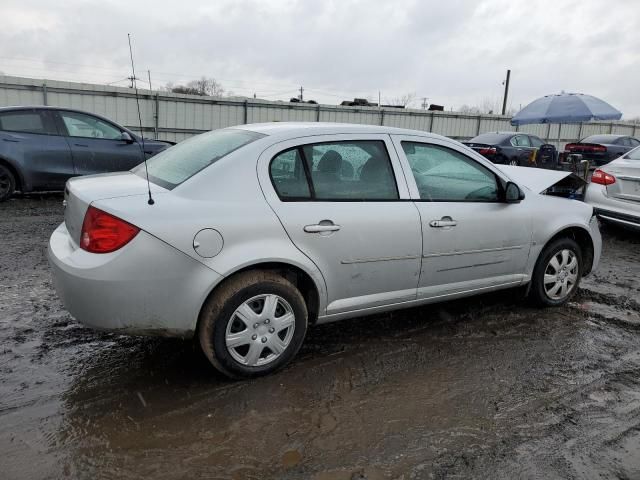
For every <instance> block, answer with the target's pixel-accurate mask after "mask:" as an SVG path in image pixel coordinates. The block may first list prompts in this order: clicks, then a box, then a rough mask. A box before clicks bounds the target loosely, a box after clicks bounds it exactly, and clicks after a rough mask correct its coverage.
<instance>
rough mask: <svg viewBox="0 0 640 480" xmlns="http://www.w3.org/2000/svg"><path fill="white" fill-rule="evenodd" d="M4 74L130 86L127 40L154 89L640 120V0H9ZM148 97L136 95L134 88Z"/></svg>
mask: <svg viewBox="0 0 640 480" xmlns="http://www.w3.org/2000/svg"><path fill="white" fill-rule="evenodd" d="M2 13H3V15H2V19H3V21H2V28H1V29H0V72H3V73H5V74H8V75H20V76H28V77H36V78H52V79H63V80H71V81H88V82H94V83H108V82H114V84H115V85H120V86H126V85H127V81H123V79H124V78H125V77H126V76H128V75H129V74H130V70H129V68H130V65H129V59H128V47H127V33H131V34H132V35H133V41H134V54H135V59H136V68H137V69H138V71H139V72H138V74H139V76H142V74H143V73H145V74H146V70H147V69H149V70H151V77H152V82H153V84H154V88H156V87H158V86H160V85H163V84H166V83H167V82H173V83H181V82H187V81H189V80H193V79H195V78H198V77H200V76H202V75H205V76H208V77H215V78H216V79H218V80H219V81H220V82H221V83H222V85H223V87H225V88H226V89H227V90H229V91H233V92H234V93H236V94H238V95H253V93H254V92H255V93H256V94H257V95H258V97H260V98H267V99H273V100H275V99H283V100H286V99H288V98H290V97H291V96H295V95H296V94H297V92H296V89H297V88H298V87H299V86H300V85H302V86H304V87H305V99H308V98H313V99H316V100H318V101H320V102H322V103H330V104H335V103H338V102H339V101H340V100H342V99H346V98H353V97H356V96H357V97H371V98H372V99H375V100H376V101H377V97H378V91H380V92H382V99H383V101H385V100H387V101H388V100H391V99H393V98H396V97H399V96H401V95H403V94H406V93H415V94H416V95H417V97H418V98H419V100H417V101H416V103H415V105H416V106H419V104H420V103H421V102H422V97H428V98H429V100H428V102H429V103H432V102H433V103H437V104H442V105H444V106H445V107H446V109H447V110H449V109H451V108H454V109H456V108H459V107H460V106H461V105H463V104H467V105H471V106H473V105H482V104H483V103H485V102H487V101H491V102H494V103H496V104H500V103H501V98H502V89H503V86H502V81H503V79H504V76H505V73H506V70H507V68H510V69H511V71H512V77H511V93H510V98H509V105H510V107H512V108H514V109H516V110H517V109H519V107H520V105H522V106H524V105H526V104H527V103H529V102H530V101H532V100H534V99H535V98H537V97H540V96H543V95H546V94H549V93H558V92H560V91H562V90H564V91H571V92H582V93H589V94H591V95H595V96H598V97H600V98H602V99H604V100H606V101H608V102H609V103H611V104H612V105H613V106H614V107H616V108H618V109H619V110H621V111H622V112H623V113H624V118H631V117H638V116H640V94H639V92H640V23H639V22H638V20H640V1H639V0H608V1H605V0H579V1H578V0H576V1H573V0H549V1H547V0H536V1H533V0H484V1H482V0H438V1H418V0H413V1H411V0H407V1H404V0H382V1H378V0H368V1H364V0H340V1H322V0H298V1H296V0H288V1H287V0H262V1H257V0H256V1H251V0H229V1H227V0H206V1H205V0H201V1H191V0H180V1H176V0H172V1H166V0H155V1H153V2H149V3H137V2H132V1H108V0H101V1H100V2H96V1H81V0H63V1H56V2H52V1H48V0H2ZM140 86H141V87H142V84H140Z"/></svg>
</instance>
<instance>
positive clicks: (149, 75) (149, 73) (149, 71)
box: [147, 70, 153, 91]
mask: <svg viewBox="0 0 640 480" xmlns="http://www.w3.org/2000/svg"><path fill="white" fill-rule="evenodd" d="M147 76H148V77H149V90H150V91H151V90H153V89H152V88H151V70H147Z"/></svg>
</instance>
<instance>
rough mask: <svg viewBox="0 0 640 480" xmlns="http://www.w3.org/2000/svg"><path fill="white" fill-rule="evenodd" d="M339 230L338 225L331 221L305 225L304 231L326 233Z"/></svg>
mask: <svg viewBox="0 0 640 480" xmlns="http://www.w3.org/2000/svg"><path fill="white" fill-rule="evenodd" d="M338 230H340V225H335V224H334V223H333V222H332V223H317V224H315V225H305V227H304V231H305V232H307V233H327V232H337V231H338Z"/></svg>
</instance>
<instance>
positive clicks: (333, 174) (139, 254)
mask: <svg viewBox="0 0 640 480" xmlns="http://www.w3.org/2000/svg"><path fill="white" fill-rule="evenodd" d="M147 169H148V177H147ZM147 169H145V165H144V164H142V165H140V166H139V167H137V168H135V169H134V170H132V171H130V172H124V173H117V174H104V175H96V176H89V177H82V178H75V179H72V180H70V181H69V182H68V183H67V187H66V191H65V205H66V210H65V221H64V223H63V224H61V225H60V226H59V227H58V228H57V229H56V230H55V232H54V233H53V235H52V236H51V240H50V244H49V258H50V263H51V266H52V270H53V275H54V281H55V286H56V289H57V291H58V293H59V295H60V297H61V298H62V300H63V301H64V304H65V305H66V308H67V309H68V310H69V312H70V313H71V314H72V315H73V316H74V317H75V318H76V319H78V320H79V321H81V322H83V323H85V324H87V325H89V326H92V327H95V328H99V329H108V330H115V331H118V332H122V333H131V334H153V335H167V336H179V337H185V338H190V337H194V336H196V337H197V338H198V339H199V342H200V345H201V346H202V350H203V351H204V353H205V354H206V356H207V357H208V359H209V360H210V361H211V363H212V364H213V365H214V366H215V367H216V368H217V369H219V370H220V371H221V372H223V373H224V374H226V375H229V376H232V377H250V376H256V375H262V374H266V373H269V372H272V371H274V370H276V369H278V368H280V367H282V366H284V365H285V364H286V363H287V362H289V361H290V360H291V359H292V358H293V357H294V356H295V354H296V352H297V351H298V350H299V348H300V346H301V345H302V342H303V340H304V338H305V335H306V333H307V329H308V328H309V327H310V326H313V325H316V324H320V323H324V322H332V321H336V320H342V319H346V318H350V317H360V316H364V315H369V314H373V313H379V312H384V311H390V310H396V309H400V308H406V307H412V306H416V305H422V304H426V303H432V302H439V301H443V300H452V299H456V298H460V297H466V296H470V295H475V294H479V293H483V292H488V291H493V290H498V289H504V288H512V287H520V286H526V287H527V289H528V293H529V296H530V297H531V299H532V300H533V301H534V302H536V303H538V304H540V305H544V306H555V305H561V304H563V303H565V302H566V301H567V300H569V299H570V298H571V297H572V295H574V294H575V292H576V290H577V288H578V284H579V282H580V278H581V277H582V276H584V275H586V274H588V273H589V272H590V271H592V270H593V269H595V268H596V266H597V264H598V260H599V257H600V249H601V239H600V233H599V231H598V226H597V221H596V220H595V217H594V216H593V209H592V207H590V206H589V205H586V204H585V203H582V202H579V201H576V200H569V199H566V198H559V197H556V196H553V195H550V194H546V193H547V190H548V188H549V187H552V186H553V185H554V184H555V183H556V182H558V181H560V180H562V179H563V177H565V176H566V175H567V174H566V173H563V172H551V171H544V170H537V169H529V168H519V167H506V166H500V167H498V166H496V165H494V164H492V163H491V162H489V161H488V160H486V159H485V158H483V157H482V156H481V155H479V154H477V153H476V152H474V151H473V150H471V149H470V148H467V147H465V146H464V145H462V144H460V143H458V142H455V141H453V140H450V139H447V138H445V137H442V136H439V135H433V134H429V133H425V132H419V131H412V130H403V129H395V128H389V127H375V126H365V125H344V124H323V123H273V124H260V125H245V126H239V127H234V128H228V129H223V130H218V131H214V132H210V133H205V134H202V135H199V136H196V137H193V138H191V139H189V140H187V141H184V142H182V143H180V144H178V145H176V146H174V147H172V148H170V149H168V150H166V151H164V152H162V153H160V154H159V155H157V156H156V157H153V158H152V159H151V160H149V162H148V168H147ZM147 178H148V181H149V183H147Z"/></svg>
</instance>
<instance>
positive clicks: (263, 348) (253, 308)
mask: <svg viewBox="0 0 640 480" xmlns="http://www.w3.org/2000/svg"><path fill="white" fill-rule="evenodd" d="M307 316H308V314H307V307H306V304H305V302H304V299H303V297H302V295H301V293H300V292H299V291H298V289H297V288H296V287H295V286H294V285H293V284H292V283H291V282H289V281H288V280H287V279H285V278H283V277H282V276H280V275H278V274H277V273H274V272H271V271H249V272H243V273H240V274H238V275H237V276H236V277H233V278H231V279H230V280H229V281H228V282H227V283H225V284H223V285H222V286H221V287H220V288H219V289H217V290H216V291H215V292H214V294H213V295H212V297H211V298H210V299H209V301H208V302H207V304H206V305H205V307H204V308H203V311H202V313H201V314H200V320H199V327H198V335H199V339H200V345H201V347H202V350H203V352H204V353H205V355H206V356H207V358H208V359H209V361H210V362H211V363H212V364H213V366H214V367H216V368H217V369H218V370H219V371H220V372H222V373H223V374H225V375H227V376H229V377H232V378H248V377H256V376H260V375H266V374H269V373H272V372H274V371H276V370H278V369H279V368H281V367H283V366H284V365H286V364H287V363H288V362H289V361H290V360H291V359H292V358H293V357H294V356H295V355H296V353H297V352H298V350H299V349H300V347H301V345H302V342H303V340H304V337H305V335H306V331H307Z"/></svg>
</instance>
